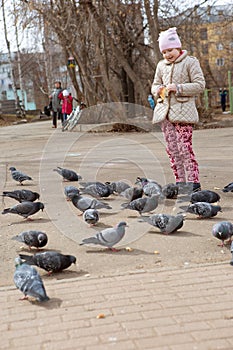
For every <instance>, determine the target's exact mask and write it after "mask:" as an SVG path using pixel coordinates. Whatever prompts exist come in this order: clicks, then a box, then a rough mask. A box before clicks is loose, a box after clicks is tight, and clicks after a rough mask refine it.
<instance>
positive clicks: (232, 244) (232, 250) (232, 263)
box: [230, 242, 233, 266]
mask: <svg viewBox="0 0 233 350" xmlns="http://www.w3.org/2000/svg"><path fill="white" fill-rule="evenodd" d="M231 255H232V259H231V261H230V264H231V266H233V242H231Z"/></svg>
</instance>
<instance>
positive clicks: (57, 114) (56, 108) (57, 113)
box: [49, 81, 63, 128]
mask: <svg viewBox="0 0 233 350" xmlns="http://www.w3.org/2000/svg"><path fill="white" fill-rule="evenodd" d="M54 84H55V88H54V90H53V92H52V93H51V95H50V96H49V98H50V99H51V101H52V111H53V128H56V127H57V119H60V120H61V123H63V115H62V106H61V100H60V99H59V97H58V96H59V94H60V93H61V92H62V90H63V89H62V87H61V82H60V81H55V83H54Z"/></svg>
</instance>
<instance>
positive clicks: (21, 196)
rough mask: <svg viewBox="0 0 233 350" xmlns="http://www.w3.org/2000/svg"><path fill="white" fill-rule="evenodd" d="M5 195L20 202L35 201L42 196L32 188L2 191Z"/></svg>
mask: <svg viewBox="0 0 233 350" xmlns="http://www.w3.org/2000/svg"><path fill="white" fill-rule="evenodd" d="M2 196H3V197H9V198H13V199H15V200H17V201H18V202H20V203H21V202H24V201H28V202H34V201H35V200H37V199H39V198H40V195H39V193H37V192H32V191H30V190H15V191H4V192H3V193H2Z"/></svg>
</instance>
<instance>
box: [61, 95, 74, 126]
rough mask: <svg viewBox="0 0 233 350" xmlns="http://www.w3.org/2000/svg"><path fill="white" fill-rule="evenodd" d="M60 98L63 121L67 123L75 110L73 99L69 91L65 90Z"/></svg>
mask: <svg viewBox="0 0 233 350" xmlns="http://www.w3.org/2000/svg"><path fill="white" fill-rule="evenodd" d="M58 97H59V98H60V99H61V100H62V114H63V121H64V122H65V121H66V119H67V116H68V115H70V114H71V112H72V109H73V97H72V96H71V94H69V92H68V91H67V90H63V91H62V92H61V93H60V95H59V96H58Z"/></svg>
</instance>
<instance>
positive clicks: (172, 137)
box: [161, 119, 200, 183]
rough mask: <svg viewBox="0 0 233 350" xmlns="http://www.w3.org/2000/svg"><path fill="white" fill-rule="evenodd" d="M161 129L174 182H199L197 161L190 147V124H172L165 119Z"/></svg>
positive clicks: (191, 129) (191, 132)
mask: <svg viewBox="0 0 233 350" xmlns="http://www.w3.org/2000/svg"><path fill="white" fill-rule="evenodd" d="M161 129H162V132H163V135H164V139H165V141H166V144H167V147H166V151H167V154H168V157H169V159H170V164H171V168H172V171H173V174H174V176H175V179H176V182H193V183H199V182H200V181H199V169H198V163H197V161H196V159H195V154H194V152H193V148H192V135H193V128H192V125H190V124H179V123H175V124H173V123H171V122H170V121H169V120H168V119H165V120H164V121H163V122H162V123H161Z"/></svg>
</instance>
